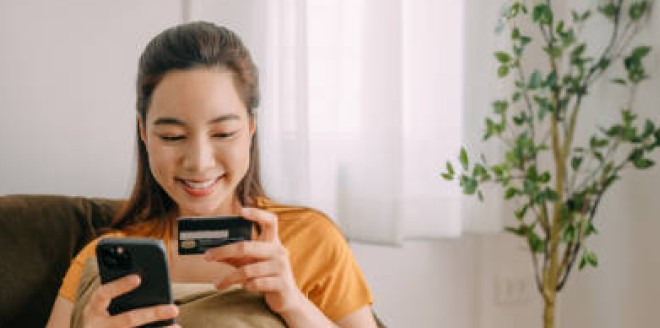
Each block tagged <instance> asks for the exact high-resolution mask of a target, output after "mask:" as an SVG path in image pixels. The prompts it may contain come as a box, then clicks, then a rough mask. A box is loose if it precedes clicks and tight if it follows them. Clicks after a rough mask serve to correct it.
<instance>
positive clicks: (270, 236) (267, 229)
mask: <svg viewBox="0 0 660 328" xmlns="http://www.w3.org/2000/svg"><path fill="white" fill-rule="evenodd" d="M241 213H242V215H243V217H244V218H245V219H247V220H250V221H254V222H256V223H257V224H258V225H259V227H261V233H260V234H259V236H258V237H257V240H261V241H276V240H277V242H279V237H278V236H277V231H278V230H277V215H275V214H273V213H271V212H268V211H264V210H261V209H258V208H248V207H246V208H243V209H242V212H241Z"/></svg>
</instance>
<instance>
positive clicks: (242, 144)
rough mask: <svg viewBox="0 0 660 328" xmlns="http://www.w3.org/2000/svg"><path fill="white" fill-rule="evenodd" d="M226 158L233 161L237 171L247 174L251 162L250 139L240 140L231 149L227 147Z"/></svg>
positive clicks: (232, 163)
mask: <svg viewBox="0 0 660 328" xmlns="http://www.w3.org/2000/svg"><path fill="white" fill-rule="evenodd" d="M225 158H226V159H227V160H228V161H229V162H230V163H231V165H232V167H233V170H234V171H235V172H240V174H241V175H243V174H245V172H246V171H247V168H248V166H249V164H250V140H249V139H247V140H240V141H238V140H237V142H236V144H234V145H233V147H231V148H230V149H227V152H226V153H225Z"/></svg>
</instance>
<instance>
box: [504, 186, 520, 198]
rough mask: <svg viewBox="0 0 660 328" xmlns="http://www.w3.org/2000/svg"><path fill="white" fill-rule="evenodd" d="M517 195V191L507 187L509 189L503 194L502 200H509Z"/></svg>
mask: <svg viewBox="0 0 660 328" xmlns="http://www.w3.org/2000/svg"><path fill="white" fill-rule="evenodd" d="M517 193H518V189H516V188H515V187H509V189H507V190H506V192H505V193H504V199H511V198H513V196H515V195H516V194H517Z"/></svg>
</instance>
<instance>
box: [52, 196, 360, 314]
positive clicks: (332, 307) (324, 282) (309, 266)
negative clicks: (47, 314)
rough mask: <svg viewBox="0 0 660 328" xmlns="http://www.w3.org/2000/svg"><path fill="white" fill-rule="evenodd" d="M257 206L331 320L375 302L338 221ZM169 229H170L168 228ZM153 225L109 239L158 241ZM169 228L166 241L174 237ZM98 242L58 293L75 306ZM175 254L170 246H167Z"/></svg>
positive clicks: (262, 202) (305, 288) (265, 203)
mask: <svg viewBox="0 0 660 328" xmlns="http://www.w3.org/2000/svg"><path fill="white" fill-rule="evenodd" d="M257 207H259V208H261V209H264V210H266V211H269V212H272V213H274V214H276V215H277V217H278V225H279V226H278V229H279V237H280V240H281V241H282V244H283V245H284V247H286V248H287V250H288V251H289V261H290V263H291V269H292V271H293V275H294V277H295V279H296V283H297V285H298V288H299V289H300V290H301V291H302V293H303V294H304V295H305V296H307V298H309V299H310V300H311V301H312V302H313V303H314V304H316V306H317V307H318V308H319V309H320V310H321V311H322V312H323V313H324V314H325V315H326V316H327V317H328V318H330V319H331V320H333V321H337V320H339V319H341V318H343V317H344V316H346V315H347V314H350V313H351V312H353V311H355V310H358V309H359V308H361V307H363V306H365V305H370V304H372V303H373V298H372V295H371V291H370V290H369V287H368V286H367V283H366V281H365V279H364V276H363V275H362V271H361V270H360V268H359V266H358V264H357V262H356V261H355V258H354V257H353V253H352V252H351V250H350V248H349V247H348V244H347V243H346V240H345V239H344V237H343V235H342V234H341V232H340V231H339V230H338V229H337V227H336V226H335V225H334V223H333V222H332V221H331V220H329V219H328V218H327V217H326V216H325V215H323V214H322V213H320V212H317V211H315V210H312V209H308V208H302V207H292V206H286V205H280V204H276V203H274V202H272V201H270V200H267V199H265V198H260V199H259V200H258V202H257ZM168 226H169V225H168ZM152 228H153V223H149V224H141V225H140V226H139V227H136V228H134V229H131V231H132V232H131V233H127V232H121V231H120V232H113V233H109V234H106V235H104V236H102V237H100V238H104V237H126V236H140V237H154V238H158V237H159V236H154V235H153V234H152V233H151V231H152V230H153V229H152ZM170 235H171V231H169V229H166V231H165V236H163V237H162V239H163V240H167V239H169V236H170ZM100 238H97V239H95V240H93V241H92V242H90V243H89V244H88V245H87V246H85V247H84V248H83V249H82V250H81V251H80V253H78V255H77V256H76V257H75V258H74V259H73V261H72V262H71V266H70V267H69V270H68V271H67V274H66V276H65V277H64V280H63V282H62V286H61V287H60V291H59V295H60V296H62V297H64V298H66V299H68V300H69V301H71V302H75V298H76V290H77V288H78V282H79V281H80V276H81V275H82V270H83V267H84V265H85V262H86V261H87V260H88V259H89V258H93V257H96V254H95V249H96V244H97V243H98V241H99V240H100ZM165 245H166V246H167V252H168V253H170V251H171V250H170V248H169V243H168V242H165Z"/></svg>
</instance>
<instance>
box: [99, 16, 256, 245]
mask: <svg viewBox="0 0 660 328" xmlns="http://www.w3.org/2000/svg"><path fill="white" fill-rule="evenodd" d="M199 67H204V68H223V69H228V70H229V71H230V72H232V74H233V76H234V85H235V86H236V88H237V90H238V92H239V96H240V97H241V100H243V102H244V103H245V105H246V107H247V111H248V115H249V119H255V113H254V111H255V109H256V107H257V106H258V104H259V80H258V76H257V68H256V66H255V65H254V63H253V61H252V59H251V57H250V53H249V52H248V50H247V48H246V47H245V46H244V45H243V42H242V41H241V39H240V38H239V37H238V35H236V34H235V33H234V32H232V31H230V30H229V29H227V28H224V27H221V26H217V25H215V24H212V23H207V22H193V23H187V24H182V25H178V26H175V27H172V28H169V29H167V30H165V31H163V32H162V33H160V34H159V35H157V36H156V37H155V38H153V39H152V40H151V41H150V42H149V44H148V45H147V47H146V48H145V50H144V52H142V55H141V56H140V62H139V66H138V75H137V104H136V105H137V106H136V107H137V114H138V115H139V118H141V119H142V122H146V117H147V111H148V109H149V104H150V101H151V95H152V93H153V91H154V89H155V88H156V86H157V85H158V83H159V82H160V81H161V80H162V79H163V77H164V76H165V75H166V74H167V73H168V72H170V71H172V70H189V69H193V68H199ZM137 133H138V134H137V152H138V165H137V176H136V181H135V186H134V187H133V192H132V194H131V196H130V198H129V199H128V200H127V201H126V203H125V205H124V207H123V208H122V210H121V211H119V213H118V214H117V216H116V217H115V218H114V219H113V223H112V228H113V229H122V228H126V227H128V226H130V225H133V224H136V223H139V222H145V221H150V220H154V219H162V218H163V216H165V215H166V214H167V213H169V212H170V211H171V210H173V209H175V208H176V204H175V203H174V200H172V198H170V196H169V195H168V194H167V193H166V192H165V191H164V190H163V188H162V187H161V186H160V185H159V184H158V182H156V180H155V179H154V177H153V175H152V174H151V169H150V167H149V157H148V154H147V149H146V146H145V145H144V143H143V142H142V141H141V140H140V126H139V124H137ZM236 193H237V196H238V199H239V201H240V202H241V204H242V205H245V206H255V205H256V199H257V198H258V197H265V194H264V191H263V188H262V186H261V179H260V176H259V147H258V144H257V133H256V131H255V133H254V135H253V136H252V143H251V147H250V165H249V167H248V170H247V172H246V174H245V177H243V179H242V180H241V182H240V183H239V184H238V186H237V189H236ZM165 223H166V222H164V221H163V220H161V222H160V224H158V225H157V226H158V227H157V228H156V229H157V230H156V231H161V233H162V231H164V230H163V228H164V227H165Z"/></svg>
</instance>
